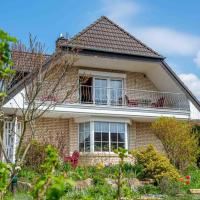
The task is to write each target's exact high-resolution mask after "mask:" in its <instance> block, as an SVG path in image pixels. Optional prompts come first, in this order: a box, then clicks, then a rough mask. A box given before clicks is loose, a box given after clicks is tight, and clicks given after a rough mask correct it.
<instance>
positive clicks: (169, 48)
mask: <svg viewBox="0 0 200 200" xmlns="http://www.w3.org/2000/svg"><path fill="white" fill-rule="evenodd" d="M102 2H103V3H102V7H103V9H101V12H102V13H103V14H104V15H106V16H108V17H109V18H111V19H112V20H113V21H114V22H116V23H118V24H119V25H121V26H123V27H125V28H126V30H127V31H129V32H130V33H132V34H133V35H135V36H137V37H138V39H140V40H142V41H144V43H146V44H147V45H149V46H150V47H152V48H154V49H156V50H157V51H159V52H160V53H161V54H167V55H182V56H188V55H189V56H191V55H193V56H194V55H195V54H196V52H197V51H198V50H199V49H200V36H195V35H192V34H188V33H184V32H181V31H178V30H175V29H172V28H168V27H160V26H153V27H151V26H148V25H147V26H138V25H135V23H134V22H135V20H134V19H135V18H134V17H136V16H138V15H139V14H140V13H142V11H144V10H145V9H146V8H144V6H143V5H142V6H141V4H139V3H136V1H134V0H102ZM143 14H145V13H143ZM137 24H138V23H137Z"/></svg>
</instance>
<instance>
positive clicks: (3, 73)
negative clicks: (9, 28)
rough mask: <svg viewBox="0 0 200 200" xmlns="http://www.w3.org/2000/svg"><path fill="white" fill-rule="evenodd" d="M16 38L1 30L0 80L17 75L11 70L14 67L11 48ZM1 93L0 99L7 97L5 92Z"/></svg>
mask: <svg viewBox="0 0 200 200" xmlns="http://www.w3.org/2000/svg"><path fill="white" fill-rule="evenodd" d="M16 41H17V40H16V39H15V38H14V37H11V36H9V35H8V34H7V33H6V32H4V31H3V30H1V29H0V79H1V80H6V79H8V78H10V76H11V75H13V74H14V73H15V71H14V70H12V69H11V66H12V65H13V63H12V61H11V51H10V48H9V43H10V42H16ZM2 89H3V88H1V91H0V98H1V97H4V96H6V93H5V91H2Z"/></svg>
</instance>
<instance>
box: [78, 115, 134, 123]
mask: <svg viewBox="0 0 200 200" xmlns="http://www.w3.org/2000/svg"><path fill="white" fill-rule="evenodd" d="M74 120H75V122H76V123H84V122H94V121H99V122H116V123H117V122H119V123H127V124H131V123H132V121H131V120H130V118H122V117H116V118H113V117H98V116H88V117H76V118H75V119H74Z"/></svg>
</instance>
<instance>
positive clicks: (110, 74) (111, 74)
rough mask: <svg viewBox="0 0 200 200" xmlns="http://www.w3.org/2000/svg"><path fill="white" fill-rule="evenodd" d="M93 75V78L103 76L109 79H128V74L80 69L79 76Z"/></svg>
mask: <svg viewBox="0 0 200 200" xmlns="http://www.w3.org/2000/svg"><path fill="white" fill-rule="evenodd" d="M81 74H82V75H91V76H103V77H109V78H126V74H124V73H116V72H102V71H92V70H85V69H79V75H81Z"/></svg>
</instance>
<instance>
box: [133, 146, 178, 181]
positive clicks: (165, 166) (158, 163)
mask: <svg viewBox="0 0 200 200" xmlns="http://www.w3.org/2000/svg"><path fill="white" fill-rule="evenodd" d="M132 154H133V156H134V157H135V158H136V162H137V164H139V165H142V166H143V168H144V173H145V177H146V178H153V179H154V180H155V181H156V182H159V181H160V180H161V179H162V178H163V177H165V176H166V177H169V179H172V180H178V178H179V176H180V175H179V173H178V171H177V170H176V168H175V167H174V166H173V165H171V164H170V161H169V160H168V158H166V157H165V156H164V155H162V154H161V153H159V152H157V151H156V150H155V148H154V147H153V146H152V145H149V146H148V147H147V148H139V149H138V150H135V151H133V152H132Z"/></svg>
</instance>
